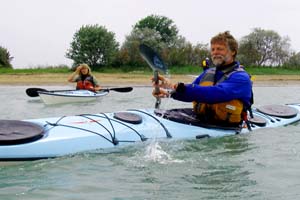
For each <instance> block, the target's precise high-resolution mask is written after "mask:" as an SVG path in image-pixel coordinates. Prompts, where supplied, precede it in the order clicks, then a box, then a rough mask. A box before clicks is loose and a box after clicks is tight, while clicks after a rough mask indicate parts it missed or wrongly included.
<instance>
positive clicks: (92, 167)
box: [0, 86, 300, 200]
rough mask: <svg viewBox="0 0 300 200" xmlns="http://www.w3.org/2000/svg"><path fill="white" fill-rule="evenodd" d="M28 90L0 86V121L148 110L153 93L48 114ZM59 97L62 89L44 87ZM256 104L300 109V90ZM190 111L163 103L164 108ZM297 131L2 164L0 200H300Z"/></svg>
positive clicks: (271, 91) (269, 95) (51, 109)
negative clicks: (299, 105)
mask: <svg viewBox="0 0 300 200" xmlns="http://www.w3.org/2000/svg"><path fill="white" fill-rule="evenodd" d="M26 88H27V87H25V86H13V87H11V86H9V87H4V86H1V87H0V90H1V96H0V100H1V102H2V103H1V105H0V110H1V114H2V115H1V119H29V118H41V117H54V116H62V115H75V114H82V113H98V112H110V111H120V110H126V109H131V108H149V107H153V106H154V101H155V99H154V98H153V97H152V96H151V95H150V93H151V88H145V87H136V88H134V90H133V91H132V92H130V93H117V92H111V93H110V94H109V95H108V96H106V97H105V98H104V99H103V100H102V101H97V102H93V103H85V104H82V103H81V104H72V105H59V106H46V105H44V104H43V103H42V102H41V101H40V100H39V99H38V98H35V99H33V98H30V97H27V96H26V94H25V92H24V91H25V89H26ZM46 88H47V89H62V88H63V87H59V86H56V87H49V88H48V87H46ZM254 93H255V97H256V98H255V104H256V105H258V106H259V105H265V104H284V103H295V102H300V87H299V86H288V87H255V88H254ZM182 106H185V107H186V106H189V104H184V103H180V102H176V101H173V100H170V99H168V100H163V104H162V107H163V108H172V107H182ZM299 153H300V124H296V125H291V126H287V127H281V128H276V129H265V130H259V131H256V132H253V133H251V134H248V135H236V136H230V137H223V138H213V139H204V140H187V141H186V140H185V141H163V142H162V141H155V140H154V141H149V142H147V143H145V144H138V145H135V146H129V147H125V148H120V149H117V150H116V151H114V152H111V153H106V152H103V151H101V150H98V151H93V152H88V153H84V154H77V155H75V156H66V157H62V158H56V159H48V160H38V161H26V162H2V163H0V199H7V200H10V199H12V200H15V199H22V200H23V199H31V200H32V199H67V200H74V199H85V200H92V199H93V200H94V199H114V200H121V199H126V200H127V199H136V200H139V199H195V200H196V199H197V200H198V199H259V200H260V199H299V198H300V154H299Z"/></svg>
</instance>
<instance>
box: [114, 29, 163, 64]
mask: <svg viewBox="0 0 300 200" xmlns="http://www.w3.org/2000/svg"><path fill="white" fill-rule="evenodd" d="M142 43H143V44H147V45H149V46H151V47H152V48H153V49H155V51H157V52H161V51H162V49H163V48H165V43H164V42H162V41H161V35H160V33H159V32H158V31H156V30H153V29H149V28H143V29H133V30H132V31H131V33H130V35H128V36H126V38H125V41H124V43H123V45H122V47H121V49H120V52H119V60H120V63H121V65H127V66H146V63H145V62H144V60H143V59H142V58H141V56H140V54H139V45H140V44H142Z"/></svg>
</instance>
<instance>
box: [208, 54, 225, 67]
mask: <svg viewBox="0 0 300 200" xmlns="http://www.w3.org/2000/svg"><path fill="white" fill-rule="evenodd" d="M228 60H229V57H228V56H222V55H217V56H212V62H213V64H214V65H215V66H221V65H224V64H225V63H226V62H227V61H228Z"/></svg>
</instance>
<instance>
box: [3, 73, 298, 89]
mask: <svg viewBox="0 0 300 200" xmlns="http://www.w3.org/2000/svg"><path fill="white" fill-rule="evenodd" d="M93 74H94V75H95V76H96V78H97V79H98V80H99V82H100V84H101V85H112V86H122V85H132V86H135V85H137V86H138V85H149V86H150V85H151V81H150V78H151V76H152V74H150V73H149V74H148V73H146V74H141V73H99V72H94V73H93ZM68 76H69V73H40V74H36V73H34V74H27V73H26V74H0V85H74V84H73V83H68V82H67V78H68ZM170 78H171V80H172V82H179V81H181V82H185V83H189V82H191V81H193V79H194V78H195V76H194V75H178V74H175V75H171V76H170ZM253 78H254V84H257V85H271V86H272V85H274V86H276V85H291V84H292V85H300V75H254V76H253Z"/></svg>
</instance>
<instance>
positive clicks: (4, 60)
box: [0, 46, 13, 68]
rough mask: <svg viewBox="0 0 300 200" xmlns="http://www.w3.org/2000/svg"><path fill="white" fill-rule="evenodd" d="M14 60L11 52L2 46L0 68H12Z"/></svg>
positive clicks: (0, 49)
mask: <svg viewBox="0 0 300 200" xmlns="http://www.w3.org/2000/svg"><path fill="white" fill-rule="evenodd" d="M12 59H13V57H11V56H10V53H9V51H8V50H7V49H6V48H4V47H2V46H0V68H12V65H11V61H12Z"/></svg>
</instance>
